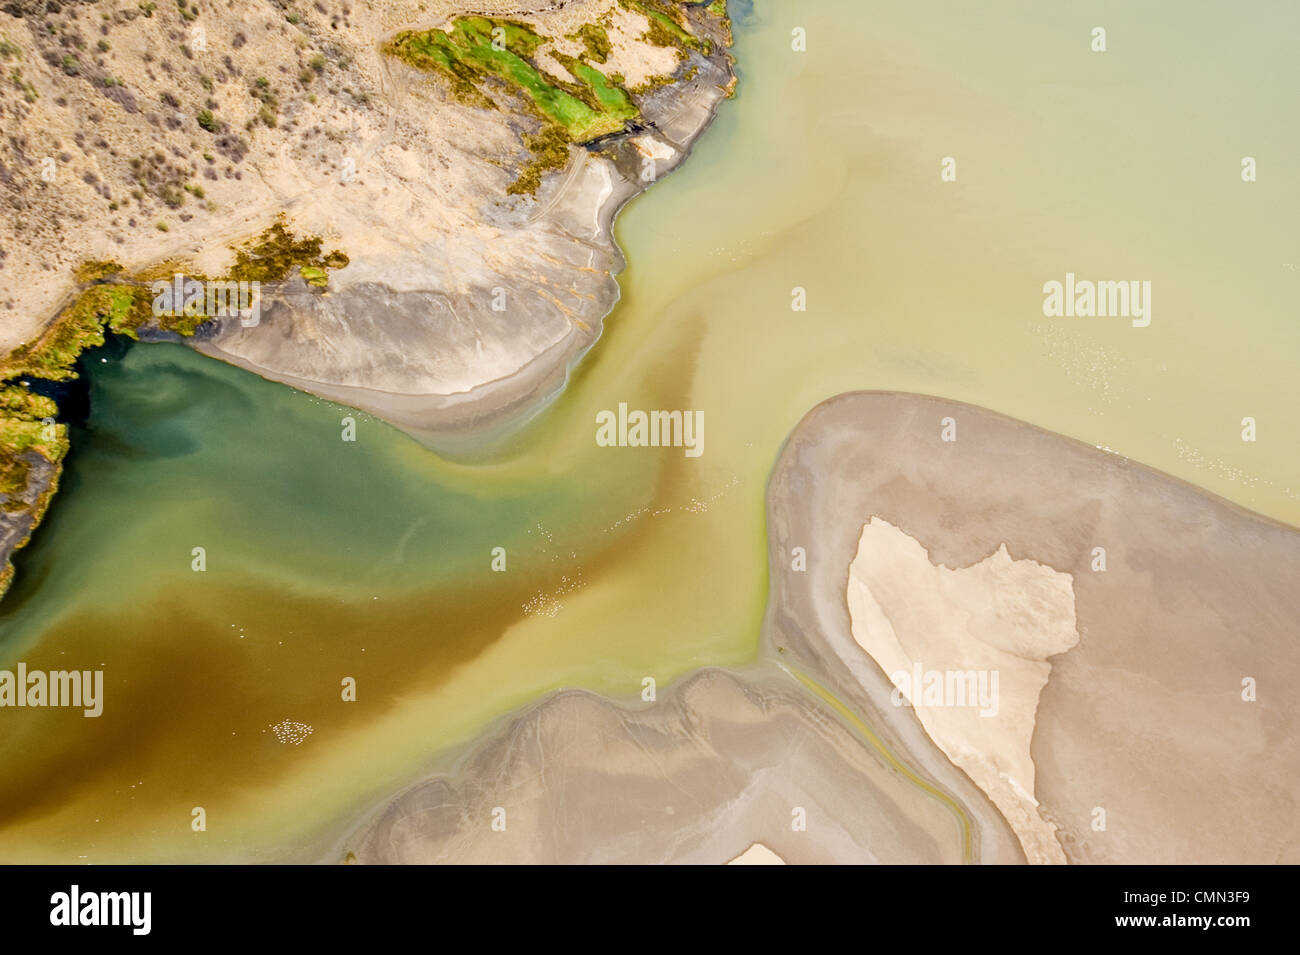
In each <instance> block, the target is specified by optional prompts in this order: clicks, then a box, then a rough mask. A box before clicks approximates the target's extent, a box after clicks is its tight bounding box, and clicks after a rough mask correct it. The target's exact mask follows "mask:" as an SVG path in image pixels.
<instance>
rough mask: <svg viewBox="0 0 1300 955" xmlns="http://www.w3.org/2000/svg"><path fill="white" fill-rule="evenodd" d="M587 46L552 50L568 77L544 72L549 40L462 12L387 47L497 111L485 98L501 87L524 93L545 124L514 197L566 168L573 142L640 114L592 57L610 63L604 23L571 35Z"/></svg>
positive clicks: (510, 23) (465, 97)
mask: <svg viewBox="0 0 1300 955" xmlns="http://www.w3.org/2000/svg"><path fill="white" fill-rule="evenodd" d="M573 36H574V38H580V39H581V40H582V42H583V45H584V47H585V49H586V52H585V53H584V55H583V56H581V57H571V56H564V55H563V54H561V53H559V52H558V51H553V53H552V55H553V56H554V57H555V59H556V61H557V62H559V63H560V64H561V65H563V66H564V67H565V69H566V70H568V72H569V73H570V74H572V78H571V79H561V78H559V77H555V76H552V75H550V74H549V73H546V72H544V71H543V70H541V69H540V68H539V67H538V66H537V65H536V63H535V62H533V57H534V55H535V54H536V53H537V50H538V49H539V48H540V47H541V46H542V45H543V44H544V43H546V42H548V38H547V37H543V36H540V35H538V34H537V33H536V32H534V31H533V30H532V28H531V27H529V26H528V25H527V24H525V23H519V22H517V21H514V20H504V19H495V18H489V17H473V16H471V17H461V18H459V19H457V20H454V21H453V22H452V23H451V25H450V26H449V27H448V28H447V29H446V30H424V31H413V30H406V31H403V32H401V33H399V34H397V35H396V36H395V37H393V39H392V40H390V41H389V42H388V43H386V44H385V45H384V52H385V53H387V54H389V55H390V56H394V57H396V58H397V59H400V60H401V61H402V62H404V63H407V64H408V65H410V66H413V67H415V68H416V69H420V70H425V71H428V72H433V73H439V74H441V75H443V76H445V77H446V78H447V79H448V80H449V81H450V83H451V88H452V91H453V93H454V94H455V95H456V96H458V97H459V98H460V99H461V100H462V101H463V102H466V103H469V104H471V105H476V106H482V107H484V108H487V109H494V108H495V104H494V103H493V101H492V98H491V97H490V96H489V95H488V91H489V90H491V89H493V88H494V87H500V86H504V87H505V88H506V89H507V90H509V91H510V92H512V93H515V94H517V95H519V96H520V97H521V98H522V99H523V100H524V102H526V103H527V104H528V105H529V106H530V108H531V110H532V112H533V113H534V114H535V115H536V116H537V117H538V119H540V120H541V121H542V123H543V126H542V129H541V131H540V132H538V133H537V134H535V135H532V136H526V137H525V143H526V145H527V146H528V147H529V149H530V150H532V152H533V154H534V156H535V159H534V160H533V162H531V163H529V164H528V165H527V166H525V167H524V169H523V170H522V171H521V173H520V175H519V178H518V179H516V180H515V182H514V183H512V184H511V185H510V187H509V188H508V189H507V192H509V193H511V194H532V193H534V192H536V190H537V186H538V185H539V184H540V182H541V176H542V174H543V173H544V172H546V171H547V170H549V169H560V168H563V167H564V165H565V163H566V162H567V161H568V147H569V144H570V143H587V142H590V141H592V140H595V139H599V138H600V137H602V136H607V135H609V134H610V133H616V132H618V131H620V130H622V129H624V128H625V127H626V125H627V123H628V122H629V121H630V120H634V119H636V118H637V117H638V116H639V115H640V111H639V110H638V109H637V106H636V103H635V102H633V100H632V96H631V94H630V93H629V91H628V90H627V89H626V88H625V87H624V85H623V83H622V78H621V77H610V76H607V75H606V74H605V73H603V72H601V71H600V70H598V69H597V68H596V67H594V66H592V65H591V63H590V62H589V61H590V60H594V61H595V62H598V63H603V62H605V60H606V58H607V57H608V55H609V52H610V42H609V37H608V35H607V34H606V33H605V29H604V27H602V26H600V25H599V24H594V23H589V24H585V25H584V26H583V27H581V28H580V29H579V31H578V32H577V33H576V34H574V35H573Z"/></svg>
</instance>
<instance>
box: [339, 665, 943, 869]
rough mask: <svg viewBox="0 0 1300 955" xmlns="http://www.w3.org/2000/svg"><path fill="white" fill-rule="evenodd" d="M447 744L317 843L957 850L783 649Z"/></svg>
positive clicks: (524, 716) (429, 848) (705, 853)
mask: <svg viewBox="0 0 1300 955" xmlns="http://www.w3.org/2000/svg"><path fill="white" fill-rule="evenodd" d="M792 740H798V741H799V745H798V746H791V745H790V744H791V741H792ZM440 762H442V763H443V764H444V768H442V770H441V771H440V772H439V773H436V774H433V775H431V776H430V777H428V778H426V779H425V780H424V781H422V782H419V783H417V784H416V785H414V786H412V787H411V788H409V789H407V790H405V791H404V792H402V793H401V794H399V795H397V796H396V797H394V798H393V799H392V800H389V801H386V802H385V804H383V805H381V806H380V807H378V808H377V809H376V810H375V811H374V812H372V813H371V815H370V816H369V818H368V819H367V820H366V822H365V823H364V824H363V825H362V826H361V828H360V829H359V830H358V831H357V832H355V833H354V834H353V835H352V836H350V837H348V838H347V839H345V840H344V841H343V842H341V843H339V844H338V845H337V846H336V847H335V848H334V849H333V850H331V852H330V853H329V854H328V856H327V857H326V859H325V860H323V861H331V862H337V861H339V860H340V859H344V860H346V861H349V862H360V863H372V864H393V863H403V864H427V863H548V864H575V863H588V864H628V863H637V864H668V863H671V864H700V863H725V862H727V861H728V860H731V859H734V858H736V857H738V856H741V855H742V854H743V853H744V852H745V851H746V850H747V849H748V848H749V847H750V846H752V845H753V844H754V843H756V842H760V843H762V844H763V845H764V846H766V847H769V848H770V849H771V850H772V851H773V852H775V853H776V854H777V855H778V856H779V857H781V858H782V859H785V860H787V861H789V862H792V863H832V864H834V863H956V862H959V861H960V860H961V853H962V845H961V839H960V837H959V835H960V833H959V829H958V827H957V826H956V825H955V822H954V819H953V817H952V815H951V813H950V812H949V811H948V809H947V808H946V807H945V806H943V805H942V804H941V803H940V802H938V801H935V800H932V799H928V798H919V799H918V798H917V796H916V794H915V791H914V789H913V787H912V786H911V784H910V783H908V782H907V781H906V780H904V779H902V778H901V777H899V776H898V775H897V774H896V773H895V772H893V771H892V769H891V768H890V767H889V766H888V765H887V764H886V763H885V762H884V761H882V760H880V759H879V758H878V757H877V756H876V755H875V754H874V753H873V752H872V751H871V749H870V747H868V746H865V745H864V744H863V742H862V740H861V739H860V738H858V737H857V736H856V735H855V734H854V733H853V732H852V731H851V730H850V729H849V728H848V727H846V726H844V725H843V724H841V723H839V722H837V721H835V720H827V719H825V717H824V715H823V714H822V712H821V709H820V707H819V706H818V705H817V702H816V699H815V697H813V698H810V697H809V696H808V695H807V694H805V693H804V692H802V691H801V689H800V688H799V686H798V684H797V683H793V682H792V681H790V680H789V678H788V677H786V676H785V675H784V674H783V673H781V671H780V670H779V669H778V668H777V667H775V666H773V665H771V664H766V665H760V666H756V667H751V668H746V669H744V670H741V671H730V670H721V669H714V668H710V669H705V670H701V671H697V672H696V673H694V674H691V675H690V676H687V677H685V678H683V679H682V680H680V681H678V682H677V683H675V684H674V685H672V686H670V687H666V688H663V689H661V691H660V693H659V700H658V701H657V702H655V703H651V704H646V703H626V702H614V701H609V700H606V699H604V698H602V697H599V696H597V695H595V694H592V693H588V692H586V691H582V690H564V691H560V692H558V693H555V694H552V695H550V696H548V697H547V698H545V699H544V700H542V701H540V702H537V703H534V704H531V705H530V706H528V707H526V708H525V709H524V710H522V711H521V712H518V713H516V714H512V715H510V716H507V717H504V718H503V719H501V720H499V721H498V722H497V723H496V724H495V725H494V726H493V727H492V728H490V729H489V730H487V731H486V732H485V733H484V734H483V735H482V736H480V737H479V740H478V741H477V742H475V743H472V744H470V745H469V746H468V747H465V748H463V749H462V750H460V751H458V752H457V753H455V754H449V755H448V756H446V757H444V758H443V759H442V760H440ZM494 818H495V819H498V820H500V824H499V826H498V827H497V828H494V826H493V820H494ZM800 825H806V828H797V826H800Z"/></svg>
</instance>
